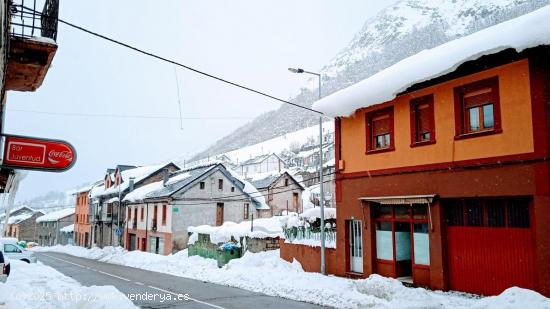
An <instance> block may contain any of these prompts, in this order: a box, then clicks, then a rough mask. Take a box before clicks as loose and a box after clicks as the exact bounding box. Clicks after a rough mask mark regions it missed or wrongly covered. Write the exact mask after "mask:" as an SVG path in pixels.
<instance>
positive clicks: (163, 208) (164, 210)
mask: <svg viewBox="0 0 550 309" xmlns="http://www.w3.org/2000/svg"><path fill="white" fill-rule="evenodd" d="M166 208H167V207H166V205H162V225H166Z"/></svg>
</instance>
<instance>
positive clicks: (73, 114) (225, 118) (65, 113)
mask: <svg viewBox="0 0 550 309" xmlns="http://www.w3.org/2000/svg"><path fill="white" fill-rule="evenodd" d="M7 111H8V112H21V113H33V114H44V115H55V116H71V117H72V116H76V117H97V118H135V119H167V120H180V119H185V120H238V119H254V117H244V116H219V117H215V116H212V117H203V116H188V117H181V118H180V117H174V116H163V115H125V114H88V113H73V112H48V111H35V110H26V109H8V110H7ZM180 122H181V121H180Z"/></svg>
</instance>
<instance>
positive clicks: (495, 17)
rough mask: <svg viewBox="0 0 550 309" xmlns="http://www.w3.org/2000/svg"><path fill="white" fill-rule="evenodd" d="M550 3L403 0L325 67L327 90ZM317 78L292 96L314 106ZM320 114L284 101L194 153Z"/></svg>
mask: <svg viewBox="0 0 550 309" xmlns="http://www.w3.org/2000/svg"><path fill="white" fill-rule="evenodd" d="M548 4H550V0H402V1H399V2H397V3H396V4H394V5H392V6H390V7H388V8H386V9H384V10H383V11H381V12H380V13H379V14H378V15H377V16H375V17H374V18H371V19H369V20H367V21H366V22H365V24H364V26H363V28H362V29H361V30H360V31H359V32H358V33H357V34H356V35H355V37H354V38H353V40H352V41H351V42H350V43H349V44H348V46H347V47H345V48H344V49H343V50H342V51H341V52H340V53H339V54H338V55H336V57H334V59H333V60H332V61H331V62H330V63H329V64H328V65H327V66H325V67H324V68H323V69H322V70H321V71H322V73H323V75H324V76H323V89H322V90H323V96H326V95H329V94H331V93H333V92H335V91H338V90H340V89H343V88H346V87H348V86H350V85H353V84H355V83H357V82H359V81H361V80H363V79H365V78H367V77H369V76H371V75H373V74H375V73H376V72H379V71H381V70H383V69H385V68H387V67H389V66H391V65H393V64H394V63H396V62H398V61H400V60H402V59H404V58H407V57H409V56H411V55H413V54H416V53H418V52H420V51H422V50H424V49H429V48H433V47H435V46H438V45H441V44H443V43H445V42H448V41H451V40H454V39H457V38H460V37H463V36H465V35H468V34H471V33H474V32H477V31H479V30H481V29H484V28H487V27H489V26H492V25H495V24H498V23H501V22H504V21H506V20H510V19H512V18H515V17H518V16H521V15H524V14H526V13H529V12H532V11H534V10H536V9H538V8H541V7H543V6H546V5H548ZM316 99H317V88H316V80H314V79H312V80H311V81H310V83H309V85H308V86H307V87H305V88H303V89H301V92H300V93H299V94H298V95H297V96H295V97H294V98H293V99H292V100H291V101H293V102H295V103H298V104H301V105H304V106H308V107H310V106H311V105H312V103H313V102H314V101H315V100H316ZM317 121H318V118H317V115H315V114H313V113H311V112H307V111H304V110H300V109H298V108H296V107H292V106H289V105H283V106H281V107H280V108H279V109H278V110H276V111H272V112H269V113H266V114H263V115H261V116H259V117H257V118H256V119H254V120H253V121H251V122H250V123H248V124H246V125H244V126H242V127H241V128H239V129H237V130H235V131H234V132H232V133H231V134H229V135H228V136H226V137H224V138H222V139H221V140H219V141H217V142H215V143H214V144H213V145H212V146H210V147H209V148H207V149H206V150H204V151H202V152H200V153H198V154H197V155H195V156H194V158H193V159H199V158H203V157H207V156H214V155H217V154H220V153H224V152H228V151H231V150H234V149H237V148H241V147H244V146H248V145H252V144H256V143H259V142H261V141H264V140H267V139H271V138H274V137H277V136H281V135H284V134H286V133H290V132H294V131H296V130H299V129H302V128H305V127H309V126H312V125H315V124H316V123H317Z"/></svg>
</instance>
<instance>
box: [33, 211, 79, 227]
mask: <svg viewBox="0 0 550 309" xmlns="http://www.w3.org/2000/svg"><path fill="white" fill-rule="evenodd" d="M74 210H75V209H74V207H71V208H64V209H61V210H57V211H54V212H50V213H49V214H46V215H43V216H42V217H39V218H37V219H36V223H40V222H52V221H58V220H59V219H62V218H65V217H67V216H70V215H72V214H74Z"/></svg>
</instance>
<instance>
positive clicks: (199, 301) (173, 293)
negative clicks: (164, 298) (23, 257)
mask: <svg viewBox="0 0 550 309" xmlns="http://www.w3.org/2000/svg"><path fill="white" fill-rule="evenodd" d="M41 254H42V255H45V256H47V257H49V258H52V259H56V260H59V261H62V262H65V263H69V264H72V265H75V266H78V267H82V268H85V269H89V270H93V271H97V272H99V273H102V274H104V275H107V276H111V277H114V278H118V279H120V280H124V281H128V282H130V280H129V279H126V278H123V277H119V276H116V275H113V274H110V273H106V272H104V271H101V270H96V269H93V268H90V267H87V266H84V265H80V264H77V263H73V262H70V261H67V260H64V259H60V258H58V257H55V256H51V255H49V254H44V253H41ZM135 283H136V284H139V285H144V284H143V283H141V282H135ZM148 287H150V288H151V289H154V290H157V291H161V292H164V293H168V294H172V295H175V296H179V295H185V294H183V293H175V292H172V291H168V290H165V289H161V288H157V287H155V286H152V285H148ZM187 299H188V300H190V301H194V302H196V303H199V304H203V305H205V306H210V307H212V308H217V309H226V308H224V307H221V306H218V305H214V304H211V303H207V302H205V301H202V300H198V299H196V298H192V297H190V296H189V295H187Z"/></svg>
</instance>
